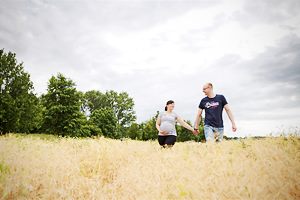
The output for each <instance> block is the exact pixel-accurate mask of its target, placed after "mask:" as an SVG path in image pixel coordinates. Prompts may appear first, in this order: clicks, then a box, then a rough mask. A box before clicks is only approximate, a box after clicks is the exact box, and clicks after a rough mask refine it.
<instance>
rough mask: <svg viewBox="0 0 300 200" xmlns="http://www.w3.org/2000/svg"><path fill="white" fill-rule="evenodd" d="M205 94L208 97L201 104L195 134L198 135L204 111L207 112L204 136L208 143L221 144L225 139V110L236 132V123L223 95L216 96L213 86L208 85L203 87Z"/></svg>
mask: <svg viewBox="0 0 300 200" xmlns="http://www.w3.org/2000/svg"><path fill="white" fill-rule="evenodd" d="M203 92H204V94H205V95H206V97H205V98H203V99H202V100H201V102H200V104H199V108H198V113H197V116H196V120H195V126H194V130H195V131H194V134H198V133H199V132H198V127H199V122H200V120H201V117H202V111H203V110H205V120H204V135H205V139H206V141H207V142H214V141H215V140H216V141H218V142H220V141H222V139H223V133H224V125H223V119H222V113H223V109H224V108H225V110H226V113H227V115H228V117H229V119H230V121H231V124H232V131H233V132H235V131H236V129H237V128H236V125H235V121H234V118H233V115H232V112H231V110H230V108H229V105H228V103H227V101H226V99H225V97H224V96H223V95H220V94H214V92H213V85H212V84H211V83H206V84H205V85H204V86H203Z"/></svg>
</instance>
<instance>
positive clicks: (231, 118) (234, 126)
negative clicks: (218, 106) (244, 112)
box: [224, 104, 237, 132]
mask: <svg viewBox="0 0 300 200" xmlns="http://www.w3.org/2000/svg"><path fill="white" fill-rule="evenodd" d="M224 108H225V110H226V113H227V115H228V117H229V119H230V121H231V125H232V131H233V132H235V131H236V129H237V128H236V125H235V121H234V118H233V114H232V112H231V109H230V108H229V105H228V104H226V105H225V106H224Z"/></svg>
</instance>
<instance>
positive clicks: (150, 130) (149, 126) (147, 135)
mask: <svg viewBox="0 0 300 200" xmlns="http://www.w3.org/2000/svg"><path fill="white" fill-rule="evenodd" d="M158 115H159V112H158V111H157V112H156V115H155V116H153V117H152V118H151V119H149V120H148V121H146V122H144V123H142V127H143V134H142V140H155V139H157V135H158V131H157V129H156V119H157V117H158Z"/></svg>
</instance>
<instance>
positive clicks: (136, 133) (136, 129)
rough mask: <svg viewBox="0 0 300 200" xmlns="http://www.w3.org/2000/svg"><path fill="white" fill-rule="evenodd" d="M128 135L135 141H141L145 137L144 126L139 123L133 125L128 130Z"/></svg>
mask: <svg viewBox="0 0 300 200" xmlns="http://www.w3.org/2000/svg"><path fill="white" fill-rule="evenodd" d="M126 135H127V136H128V137H129V138H131V139H133V140H141V139H142V136H143V129H142V125H140V124H138V123H132V124H131V126H130V127H129V128H128V129H127V134H126Z"/></svg>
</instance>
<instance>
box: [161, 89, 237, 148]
mask: <svg viewBox="0 0 300 200" xmlns="http://www.w3.org/2000/svg"><path fill="white" fill-rule="evenodd" d="M203 93H204V94H205V95H206V97H205V98H203V99H202V100H201V102H200V104H199V108H198V112H197V116H196V120H195V124H194V128H193V127H191V126H190V125H189V124H188V123H186V122H185V121H184V120H183V119H182V118H181V117H180V116H178V115H177V114H176V113H175V112H173V110H174V101H172V100H170V101H168V102H167V104H166V107H165V111H166V112H164V113H161V114H159V116H158V117H157V120H156V128H157V130H158V132H159V133H158V142H159V144H160V145H161V146H163V147H170V146H173V145H174V144H175V142H176V136H177V133H176V129H175V124H176V122H179V124H180V125H182V126H183V127H185V128H186V129H188V130H190V131H191V132H192V133H193V134H194V135H198V134H199V131H198V127H199V123H200V120H201V117H202V112H203V110H204V111H205V120H204V135H205V139H206V141H207V142H214V141H215V140H216V141H218V142H220V141H222V139H223V133H224V126H223V119H222V113H223V109H225V110H226V113H227V115H228V117H229V119H230V121H231V124H232V131H233V132H235V131H236V129H237V128H236V125H235V121H234V118H233V115H232V112H231V110H230V108H229V105H228V103H227V101H226V99H225V97H224V96H223V95H220V94H214V92H213V85H212V84H211V83H206V84H205V85H204V86H203Z"/></svg>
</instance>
